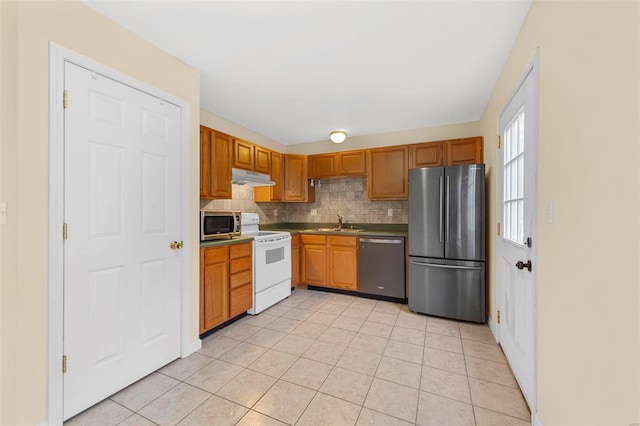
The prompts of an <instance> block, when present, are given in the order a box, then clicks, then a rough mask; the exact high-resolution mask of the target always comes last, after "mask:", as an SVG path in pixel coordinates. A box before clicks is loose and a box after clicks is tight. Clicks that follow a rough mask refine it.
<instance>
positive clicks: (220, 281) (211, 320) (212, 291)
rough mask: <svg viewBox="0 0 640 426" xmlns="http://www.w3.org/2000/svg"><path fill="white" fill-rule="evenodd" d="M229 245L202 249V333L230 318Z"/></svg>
mask: <svg viewBox="0 0 640 426" xmlns="http://www.w3.org/2000/svg"><path fill="white" fill-rule="evenodd" d="M228 257H229V256H228V246H222V247H209V248H204V249H200V333H203V332H205V331H207V330H209V329H211V328H213V327H215V326H217V325H219V324H222V323H223V322H225V321H226V320H227V319H229V260H228Z"/></svg>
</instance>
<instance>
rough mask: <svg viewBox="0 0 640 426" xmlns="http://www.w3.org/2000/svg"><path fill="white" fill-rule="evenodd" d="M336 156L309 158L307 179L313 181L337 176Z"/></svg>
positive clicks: (326, 155)
mask: <svg viewBox="0 0 640 426" xmlns="http://www.w3.org/2000/svg"><path fill="white" fill-rule="evenodd" d="M337 174H338V173H337V168H336V155H335V154H319V155H311V156H309V177H310V178H314V179H320V178H328V177H332V176H337Z"/></svg>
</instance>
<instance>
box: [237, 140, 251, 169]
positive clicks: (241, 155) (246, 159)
mask: <svg viewBox="0 0 640 426" xmlns="http://www.w3.org/2000/svg"><path fill="white" fill-rule="evenodd" d="M233 167H236V168H238V169H245V170H253V144H252V143H251V142H247V141H243V140H242V139H234V140H233Z"/></svg>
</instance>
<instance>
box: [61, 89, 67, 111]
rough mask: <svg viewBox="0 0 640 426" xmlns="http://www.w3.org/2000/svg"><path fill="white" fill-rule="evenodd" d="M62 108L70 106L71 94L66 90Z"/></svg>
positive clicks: (63, 95)
mask: <svg viewBox="0 0 640 426" xmlns="http://www.w3.org/2000/svg"><path fill="white" fill-rule="evenodd" d="M62 106H63V107H64V108H66V107H68V106H69V92H67V91H66V90H65V91H63V92H62Z"/></svg>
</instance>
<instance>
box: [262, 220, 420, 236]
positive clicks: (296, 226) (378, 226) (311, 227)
mask: <svg viewBox="0 0 640 426" xmlns="http://www.w3.org/2000/svg"><path fill="white" fill-rule="evenodd" d="M343 226H344V227H345V230H344V231H319V230H318V229H319V228H337V227H338V225H337V223H315V222H314V223H299V222H295V223H271V224H268V225H261V226H260V229H261V230H265V231H276V230H277V231H287V232H291V233H292V234H299V233H304V234H321V235H366V236H369V237H407V236H408V229H407V225H406V224H391V223H389V224H386V223H345V224H344V225H343ZM350 226H357V227H358V228H361V229H362V230H360V231H350V230H349V229H348V227H350Z"/></svg>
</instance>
